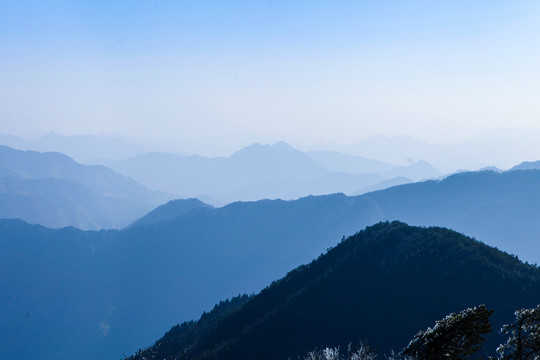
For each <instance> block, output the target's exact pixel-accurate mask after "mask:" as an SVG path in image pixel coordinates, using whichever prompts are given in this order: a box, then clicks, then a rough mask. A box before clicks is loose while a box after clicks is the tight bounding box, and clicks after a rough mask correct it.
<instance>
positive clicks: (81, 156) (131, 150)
mask: <svg viewBox="0 0 540 360" xmlns="http://www.w3.org/2000/svg"><path fill="white" fill-rule="evenodd" d="M0 144H4V145H6V146H9V147H12V148H16V149H23V150H34V151H39V152H61V153H63V154H67V155H69V156H70V157H72V158H74V159H76V160H77V161H78V162H83V163H84V162H87V161H90V160H92V159H96V158H112V159H124V158H126V157H130V156H135V155H138V154H141V153H144V152H146V151H147V150H146V149H145V147H144V146H141V145H137V144H132V143H129V142H127V141H124V140H121V139H119V138H115V137H111V136H93V135H71V136H66V135H61V134H58V133H55V132H49V133H47V134H45V135H43V136H40V137H38V138H35V139H32V140H24V139H20V138H18V137H16V136H13V135H4V134H0Z"/></svg>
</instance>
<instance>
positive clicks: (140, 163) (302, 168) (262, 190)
mask: <svg viewBox="0 0 540 360" xmlns="http://www.w3.org/2000/svg"><path fill="white" fill-rule="evenodd" d="M101 163H102V164H104V165H106V166H109V167H111V168H112V169H114V170H115V171H118V172H120V173H122V174H124V175H127V176H130V177H132V178H134V179H136V180H137V181H139V182H140V183H142V184H144V185H145V186H147V187H149V188H151V189H159V190H163V191H168V192H172V193H178V194H181V195H182V196H183V197H197V198H201V197H203V196H209V197H210V198H213V199H216V201H215V203H214V205H223V204H228V203H230V202H233V201H253V200H259V199H277V198H279V199H297V198H299V197H302V196H307V195H322V194H329V193H335V192H343V193H351V192H354V191H357V190H358V189H361V188H364V187H368V186H372V185H375V184H379V183H381V182H382V181H384V180H387V179H390V178H394V177H396V176H405V177H409V178H411V179H413V180H416V181H417V180H423V179H426V178H431V177H438V176H440V175H442V174H441V173H440V172H439V171H438V170H436V169H435V168H433V167H432V166H430V165H429V164H427V163H426V162H417V163H414V164H411V165H410V166H395V165H391V164H388V163H384V162H380V161H375V160H370V159H366V158H363V157H360V156H352V155H347V154H342V153H338V152H330V151H318V152H309V153H304V152H301V151H299V150H296V149H294V148H293V147H291V146H290V145H288V144H286V143H284V142H278V143H275V144H273V145H262V144H252V145H250V146H247V147H245V148H243V149H241V150H239V151H237V152H236V153H234V154H233V155H231V156H230V157H220V158H206V157H201V156H198V155H192V156H179V155H174V154H169V153H146V154H141V155H138V156H136V157H133V158H129V159H125V160H121V161H105V160H101Z"/></svg>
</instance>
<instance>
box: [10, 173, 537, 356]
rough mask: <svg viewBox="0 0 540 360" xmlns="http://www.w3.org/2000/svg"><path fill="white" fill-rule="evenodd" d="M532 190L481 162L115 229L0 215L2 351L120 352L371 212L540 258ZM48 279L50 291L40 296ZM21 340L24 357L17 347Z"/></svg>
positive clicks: (525, 181)
mask: <svg viewBox="0 0 540 360" xmlns="http://www.w3.org/2000/svg"><path fill="white" fill-rule="evenodd" d="M539 195H540V171H539V170H527V171H509V172H504V173H497V172H490V171H485V172H472V173H459V174H455V175H452V176H449V177H447V178H444V179H442V180H430V181H425V182H421V183H414V184H406V185H400V186H395V187H392V188H389V189H386V190H382V191H375V192H371V193H368V194H364V195H361V196H356V197H349V196H345V195H343V194H333V195H326V196H310V197H305V198H302V199H298V200H294V201H284V200H263V201H256V202H237V203H232V204H230V205H227V206H224V207H221V208H210V207H200V208H195V209H193V210H191V211H188V212H185V213H184V214H183V215H181V216H179V217H175V218H174V219H171V220H166V221H161V222H159V223H155V224H153V225H151V226H137V227H131V228H129V229H126V230H122V231H99V232H95V231H87V232H82V231H76V230H75V229H69V228H67V229H59V230H51V229H46V228H43V227H39V226H31V225H28V224H25V223H23V222H20V221H14V220H0V264H1V265H0V266H2V268H1V271H0V286H4V287H2V288H1V289H0V291H1V293H2V294H3V297H0V311H1V312H2V314H6V316H5V321H4V322H3V324H4V325H5V326H6V327H5V328H0V331H1V332H2V333H3V334H6V333H9V339H11V341H8V337H4V339H0V351H3V353H0V358H10V359H18V358H19V359H20V358H28V357H30V354H33V356H34V357H37V358H40V359H72V358H74V357H76V358H78V359H81V360H83V359H94V358H111V357H121V353H122V352H126V353H130V352H133V351H135V350H136V349H137V348H139V347H145V346H149V345H151V342H152V341H154V340H155V339H157V338H158V337H159V336H160V335H162V334H163V333H164V332H165V331H166V330H167V329H168V328H170V327H171V326H172V325H173V324H174V323H176V322H178V321H182V320H188V319H193V318H195V317H197V316H199V315H200V314H201V313H202V312H203V311H204V310H207V309H210V308H211V307H212V306H213V305H214V304H215V303H217V302H218V301H219V300H221V299H225V298H230V297H233V296H235V295H238V294H243V293H248V294H250V293H253V292H258V291H260V290H261V289H262V288H264V287H265V286H266V285H268V284H269V283H270V282H272V281H273V280H275V279H279V278H281V277H283V276H284V275H285V274H286V272H287V271H289V270H290V269H292V268H294V267H296V266H298V265H299V264H302V263H307V262H309V261H311V260H312V259H314V258H316V257H317V256H318V255H319V254H321V253H323V252H324V251H325V250H326V249H327V248H329V247H331V246H334V245H335V244H336V241H337V239H341V238H342V237H343V236H345V235H351V234H354V233H355V232H357V231H358V230H359V229H363V228H365V227H366V226H369V225H372V224H374V223H377V222H379V221H385V220H396V219H397V220H401V221H406V222H408V223H410V224H412V225H422V226H430V225H431V224H433V225H437V226H443V227H450V228H453V229H454V230H456V231H459V232H461V233H465V234H468V235H470V236H474V237H475V238H477V239H479V240H481V241H483V242H485V243H487V244H489V245H491V246H497V247H498V248H499V249H501V250H504V251H507V252H510V253H513V254H516V255H517V256H519V258H520V259H524V260H527V261H529V262H532V263H535V262H540V261H539V260H540V250H539V248H538V236H537V234H538V233H539V232H540V224H538V221H537V219H538V218H540V196H539ZM59 273H61V274H63V275H62V276H60V277H59V276H58V274H59ZM60 284H61V286H62V287H64V288H65V289H70V290H60V289H61V287H60ZM44 289H52V291H49V292H47V294H46V295H47V296H46V297H43V296H42V295H41V294H42V292H43V291H45V290H44ZM164 289H166V291H164ZM458 310H461V309H458ZM26 313H28V314H30V316H31V317H30V319H32V321H34V322H28V321H26V320H25V319H26V317H25V314H26ZM133 314H136V316H133ZM435 319H436V318H434V319H430V321H431V323H432V322H433V321H434V320H435ZM3 324H2V323H0V325H3ZM419 329H420V328H418V329H415V330H419ZM28 332H31V333H32V334H33V336H34V338H36V339H38V338H39V339H41V340H40V341H37V340H36V342H33V343H32V344H36V345H35V346H34V345H32V344H29V343H28V342H25V341H24V339H26V337H25V336H28ZM25 334H26V335H25ZM54 339H62V340H54ZM18 344H19V345H18ZM20 344H24V346H25V348H24V354H25V355H27V356H26V357H24V356H23V357H16V356H15V355H16V354H18V353H23V351H22V350H21V346H20ZM74 354H75V355H74ZM8 355H9V356H8ZM98 355H99V356H98Z"/></svg>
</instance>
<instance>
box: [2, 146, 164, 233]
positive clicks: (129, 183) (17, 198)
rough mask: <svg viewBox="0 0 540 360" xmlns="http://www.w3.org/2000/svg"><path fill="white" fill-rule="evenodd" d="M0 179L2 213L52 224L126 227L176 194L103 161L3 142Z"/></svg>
mask: <svg viewBox="0 0 540 360" xmlns="http://www.w3.org/2000/svg"><path fill="white" fill-rule="evenodd" d="M0 179H3V180H1V184H2V185H1V189H2V190H1V192H0V193H1V197H2V199H3V200H4V201H3V203H2V206H1V209H2V210H1V215H0V216H3V217H20V218H22V219H24V220H26V221H28V222H31V223H40V224H43V225H47V226H51V227H61V226H68V225H70V226H77V227H80V228H83V229H98V228H103V227H111V226H112V227H123V226H126V225H128V224H129V223H130V222H131V221H133V219H136V218H138V217H140V216H142V215H144V214H145V213H146V212H148V211H150V210H151V209H153V208H154V207H156V206H157V205H160V204H163V203H164V202H166V201H167V200H170V199H171V197H172V195H170V194H166V193H163V192H157V191H150V190H148V189H147V188H145V187H144V186H142V185H141V184H139V183H137V182H136V181H135V180H133V179H131V178H128V177H126V176H123V175H120V174H118V173H116V172H114V171H112V170H111V169H109V168H107V167H105V166H101V165H92V166H88V165H82V164H79V163H77V162H75V161H74V160H73V159H72V158H70V157H68V156H66V155H64V154H61V153H54V152H50V153H40V152H36V151H22V150H16V149H12V148H9V147H7V146H3V145H0Z"/></svg>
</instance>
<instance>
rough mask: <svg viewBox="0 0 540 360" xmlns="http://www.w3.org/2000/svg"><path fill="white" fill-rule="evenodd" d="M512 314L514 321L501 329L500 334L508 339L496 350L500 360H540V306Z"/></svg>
mask: <svg viewBox="0 0 540 360" xmlns="http://www.w3.org/2000/svg"><path fill="white" fill-rule="evenodd" d="M514 314H515V316H516V320H515V321H514V322H513V323H511V324H509V325H504V326H503V328H502V329H501V334H503V335H509V337H508V340H507V341H506V343H505V344H501V345H500V346H499V347H498V348H497V353H498V354H499V357H500V359H505V360H506V359H508V360H529V359H531V360H538V359H540V305H538V306H537V307H536V308H533V309H521V310H518V311H516V312H515V313H514Z"/></svg>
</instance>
